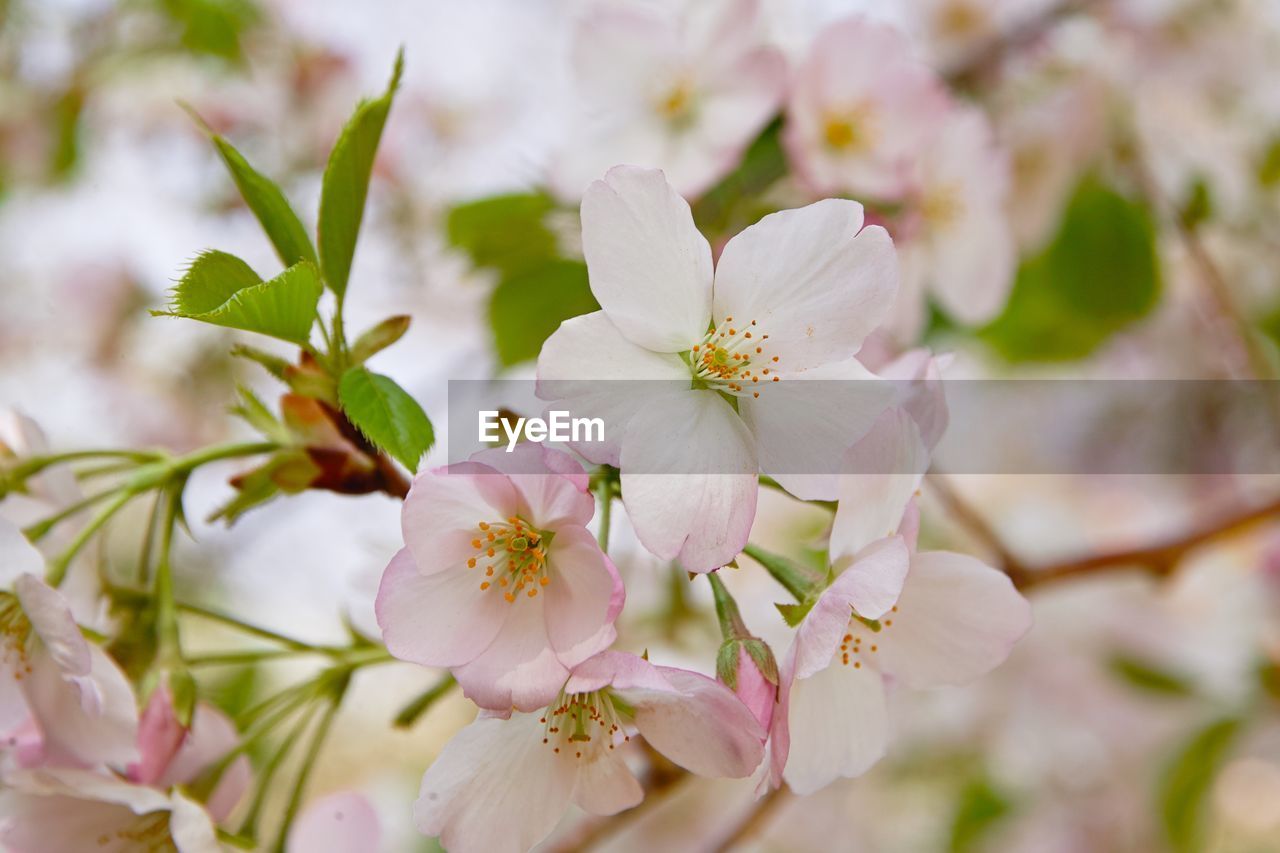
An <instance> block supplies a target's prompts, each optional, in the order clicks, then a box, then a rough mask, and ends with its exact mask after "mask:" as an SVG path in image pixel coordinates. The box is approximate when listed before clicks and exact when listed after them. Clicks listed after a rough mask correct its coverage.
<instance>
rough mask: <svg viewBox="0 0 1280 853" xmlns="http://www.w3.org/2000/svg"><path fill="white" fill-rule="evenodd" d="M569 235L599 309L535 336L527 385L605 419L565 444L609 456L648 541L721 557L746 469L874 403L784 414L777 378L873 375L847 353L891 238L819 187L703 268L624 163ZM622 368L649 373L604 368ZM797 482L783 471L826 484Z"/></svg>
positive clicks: (696, 562)
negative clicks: (599, 434)
mask: <svg viewBox="0 0 1280 853" xmlns="http://www.w3.org/2000/svg"><path fill="white" fill-rule="evenodd" d="M582 232H583V250H584V253H585V255H586V259H587V266H588V268H589V271H590V277H591V289H592V292H593V293H594V294H595V296H596V299H597V300H599V302H600V305H601V307H602V310H601V311H598V312H596V313H593V314H587V315H585V316H582V317H576V318H574V319H572V320H568V321H566V322H565V323H563V324H561V326H560V329H559V330H558V331H557V332H556V333H555V334H554V335H552V336H551V338H550V339H548V340H547V342H546V344H544V346H543V349H542V353H541V355H540V357H539V359H538V394H539V396H541V397H542V398H543V399H546V400H564V399H566V398H568V400H567V402H569V403H570V404H571V405H572V408H573V410H574V412H575V414H586V413H590V414H593V415H597V416H601V417H603V418H604V419H605V421H606V429H605V438H606V441H605V442H603V443H582V444H580V445H578V446H576V447H575V449H577V450H578V451H579V452H581V453H582V454H583V455H585V456H586V457H587V458H588V459H590V460H591V461H593V462H598V463H605V462H608V463H611V464H614V465H618V466H619V467H620V468H621V469H622V492H623V501H624V503H625V505H626V508H627V513H628V516H629V517H630V519H631V521H632V524H633V525H634V527H635V529H636V533H637V535H638V536H639V538H640V541H641V543H642V544H643V545H644V546H645V547H646V548H647V549H648V550H650V551H651V552H653V553H654V554H656V555H657V556H659V557H662V558H667V559H678V560H679V561H680V563H681V565H682V566H683V567H684V568H685V569H687V570H689V571H695V572H705V571H709V570H711V569H714V568H717V567H719V566H722V565H724V564H725V563H727V562H728V561H729V560H731V559H733V557H734V556H736V555H737V554H738V552H739V551H741V549H742V547H743V545H744V544H745V543H746V539H747V534H748V533H749V531H750V529H751V523H752V520H753V519H754V516H755V502H756V490H757V474H758V472H759V471H760V470H761V469H762V467H763V470H765V472H766V473H775V472H776V473H777V475H778V476H779V477H780V478H785V477H787V476H788V475H789V474H791V473H794V472H796V471H802V470H820V469H814V468H809V467H807V466H801V465H796V464H789V463H790V462H792V461H794V460H795V459H796V458H797V454H798V453H799V454H804V453H806V452H808V453H812V450H811V449H810V448H811V446H813V445H817V446H818V447H822V448H825V450H824V451H823V452H824V453H826V454H828V455H830V456H832V457H833V458H835V459H838V457H839V454H840V452H842V451H843V450H844V449H845V448H847V447H848V446H849V444H851V443H852V442H853V441H855V440H856V439H857V438H858V437H859V436H860V435H861V434H862V433H863V432H865V431H866V429H868V428H869V427H870V425H871V423H872V422H873V421H874V419H875V417H876V415H877V414H878V412H879V410H880V409H877V408H876V407H875V406H874V405H868V404H866V400H865V398H860V397H855V398H854V400H853V401H852V402H837V403H833V404H832V405H831V406H829V407H825V408H830V409H832V411H826V410H825V408H824V411H822V412H816V413H810V414H811V417H808V418H806V417H799V418H797V417H796V414H797V413H796V406H795V404H794V401H792V400H791V399H790V398H789V397H788V396H787V394H788V393H789V392H787V391H786V390H785V389H787V388H795V387H800V386H793V385H791V384H789V383H788V382H786V381H783V380H787V379H799V378H827V379H833V378H841V379H844V378H853V379H871V378H873V377H871V376H870V374H869V373H868V372H867V371H866V370H865V368H863V367H862V366H861V365H859V364H858V363H857V361H856V360H855V359H854V358H853V356H854V355H855V354H856V353H857V351H858V348H859V346H860V345H861V343H862V340H863V338H864V337H865V336H866V335H867V334H868V333H869V332H870V331H871V330H872V329H874V328H875V327H876V325H877V324H878V323H879V322H880V320H881V319H882V318H883V317H884V316H885V313H886V311H887V310H888V306H889V305H890V304H891V302H892V300H893V298H894V294H895V291H896V287H897V273H896V266H895V260H894V252H893V245H892V242H891V241H890V239H889V236H888V234H887V233H886V232H885V230H884V229H883V228H880V227H878V226H874V225H872V226H866V227H864V222H863V215H862V207H861V205H859V204H857V203H855V202H851V201H844V200H835V199H832V200H827V201H822V202H818V203H817V204H812V205H810V206H808V207H805V208H803V209H800V210H787V211H782V212H780V213H775V214H772V215H770V216H766V217H765V218H764V219H762V220H761V221H760V222H758V223H756V224H755V225H753V226H751V227H750V228H748V229H746V230H745V231H743V232H742V233H740V234H738V235H737V236H736V237H734V238H733V239H732V240H730V241H729V243H728V244H727V245H726V246H725V248H724V251H723V253H722V254H721V256H720V259H719V263H718V264H716V265H714V266H713V264H712V259H711V247H710V246H709V245H708V243H707V241H706V239H705V238H704V237H703V236H702V235H701V234H700V233H698V230H697V229H696V228H695V227H694V224H693V217H692V215H691V213H690V210H689V205H688V204H687V203H686V202H685V200H684V199H682V198H681V197H680V196H679V195H677V194H676V192H675V191H674V190H673V189H672V187H671V186H670V185H669V184H668V183H667V182H666V179H665V177H664V176H663V174H662V173H661V172H658V171H655V170H651V169H640V168H634V167H628V166H619V167H616V168H614V169H612V170H610V172H609V173H608V175H607V176H606V178H605V180H603V181H597V182H596V183H594V184H592V185H591V187H590V188H589V189H588V190H587V193H586V196H585V197H584V198H583V203H582ZM637 379H643V380H659V381H657V382H621V381H609V380H637ZM573 380H597V381H594V382H580V381H578V382H575V381H573ZM600 380H604V381H600ZM848 384H850V385H863V384H865V385H875V384H876V383H848ZM808 396H809V398H812V397H813V396H814V395H812V394H810V395H808ZM880 408H881V409H882V408H883V407H880ZM673 429H678V435H679V440H676V441H673V440H672V434H673ZM799 436H802V437H803V440H799V439H798V437H799ZM831 469H832V470H833V471H834V470H835V464H834V462H833V463H832V464H831ZM811 480H812V478H805V477H800V478H797V479H795V480H791V481H790V482H788V481H787V480H785V479H783V480H782V482H783V484H784V485H785V486H786V487H787V488H789V489H792V491H793V492H794V493H796V494H797V496H799V497H804V498H816V497H834V495H833V494H832V495H824V494H823V493H822V492H823V491H824V489H825V488H826V487H827V486H826V485H825V484H824V483H821V482H811ZM834 483H835V480H834V477H832V478H830V485H831V486H834ZM815 492H816V493H815Z"/></svg>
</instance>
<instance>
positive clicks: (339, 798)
mask: <svg viewBox="0 0 1280 853" xmlns="http://www.w3.org/2000/svg"><path fill="white" fill-rule="evenodd" d="M381 839H382V825H381V824H380V823H379V822H378V813H377V812H376V811H374V809H373V806H371V805H370V804H369V801H368V799H366V798H365V797H364V796H362V795H361V794H357V793H355V792H354V791H339V792H337V793H336V794H330V795H329V796H327V797H321V798H320V799H318V800H314V801H313V802H311V803H308V804H307V807H306V808H305V809H303V810H302V814H300V815H298V820H297V821H296V822H295V823H294V824H293V827H292V828H291V829H290V830H289V844H288V846H287V847H286V850H288V853H313V851H317V850H323V851H325V853H368V851H372V850H378V849H379V845H380V842H381Z"/></svg>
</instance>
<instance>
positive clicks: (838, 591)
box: [795, 536, 910, 678]
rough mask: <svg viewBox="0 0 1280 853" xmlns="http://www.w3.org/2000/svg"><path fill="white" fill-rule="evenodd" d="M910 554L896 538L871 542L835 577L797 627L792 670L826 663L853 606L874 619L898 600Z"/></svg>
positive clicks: (813, 669)
mask: <svg viewBox="0 0 1280 853" xmlns="http://www.w3.org/2000/svg"><path fill="white" fill-rule="evenodd" d="M909 560H910V555H909V554H908V552H907V546H906V543H904V542H903V541H902V539H901V538H900V537H897V536H895V537H892V538H889V539H882V540H880V541H879V542H874V543H872V544H871V545H870V546H868V547H867V548H866V549H865V550H864V551H863V552H862V553H861V554H859V555H858V558H857V560H855V561H854V562H853V563H852V565H850V566H849V567H848V568H846V569H845V570H844V571H843V572H841V573H840V575H839V576H838V577H836V579H835V581H833V582H832V584H831V586H829V587H827V589H826V590H825V591H824V592H823V593H822V595H821V596H820V597H819V598H818V601H817V603H816V604H814V605H813V609H812V610H810V611H809V614H808V615H807V616H805V618H804V621H803V622H801V623H800V628H799V630H797V631H796V639H795V672H796V677H797V678H809V677H810V676H812V675H814V674H815V673H817V672H819V671H821V670H822V669H825V668H826V667H827V666H828V665H830V663H831V660H832V658H833V657H834V656H835V653H836V648H837V647H838V646H839V645H840V638H841V637H843V636H844V635H845V633H846V631H847V629H848V625H849V619H850V617H851V616H852V615H853V613H854V612H855V611H856V612H857V613H858V614H859V615H860V616H863V617H865V618H867V619H878V618H880V616H882V615H883V614H884V613H885V612H886V611H887V610H888V609H889V608H890V607H892V606H893V603H894V602H895V601H897V600H898V594H899V592H900V591H901V590H902V584H903V580H904V579H905V578H906V576H907V564H908V561H909Z"/></svg>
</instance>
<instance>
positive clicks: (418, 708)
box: [392, 675, 458, 729]
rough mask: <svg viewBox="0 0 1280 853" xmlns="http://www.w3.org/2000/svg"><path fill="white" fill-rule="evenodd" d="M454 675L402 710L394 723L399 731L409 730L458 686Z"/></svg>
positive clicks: (432, 687) (439, 682) (438, 683)
mask: <svg viewBox="0 0 1280 853" xmlns="http://www.w3.org/2000/svg"><path fill="white" fill-rule="evenodd" d="M457 683H458V682H457V681H455V680H454V678H453V676H452V675H446V676H445V677H444V678H442V679H440V680H439V681H437V682H436V683H435V684H433V685H431V686H430V687H428V688H427V689H426V690H424V691H423V692H422V694H421V695H420V696H418V697H417V698H416V699H414V700H413V701H412V702H410V703H409V704H408V705H405V706H404V707H403V708H401V709H400V713H398V714H396V718H395V721H394V722H393V723H392V725H394V726H395V727H396V728H398V729H407V728H409V727H410V726H412V725H413V724H414V723H416V722H417V721H418V718H419V717H421V716H422V715H423V714H425V713H426V712H427V710H428V709H430V707H431V706H432V705H434V704H435V703H436V702H437V701H439V699H440V698H441V697H442V696H444V695H446V694H447V693H448V692H449V691H450V690H452V689H453V688H454V687H455V686H456V685H457Z"/></svg>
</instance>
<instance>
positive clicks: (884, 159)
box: [785, 17, 950, 201]
mask: <svg viewBox="0 0 1280 853" xmlns="http://www.w3.org/2000/svg"><path fill="white" fill-rule="evenodd" d="M949 107H950V101H949V98H948V96H947V94H946V90H945V89H944V88H943V86H942V83H941V81H939V80H938V78H937V75H936V74H935V73H934V72H933V70H932V69H930V68H929V67H928V66H927V65H925V64H924V63H923V62H922V61H920V59H918V58H917V57H916V56H914V55H913V53H912V46H911V44H910V42H909V41H908V40H907V38H906V37H905V36H904V35H903V34H902V33H901V32H900V31H899V30H897V29H896V28H895V27H893V26H891V25H889V24H885V23H878V22H875V21H871V20H869V19H867V18H861V17H858V18H849V19H846V20H843V21H840V22H837V23H835V24H832V25H830V26H828V27H827V28H826V29H824V30H823V31H822V33H821V34H820V35H819V36H818V37H817V39H815V40H814V43H813V45H812V47H811V48H810V50H809V53H808V55H807V56H806V58H805V60H804V62H803V63H802V64H801V66H800V68H799V70H798V71H797V73H796V80H795V84H794V85H793V86H792V89H791V94H790V98H789V102H788V104H787V126H786V136H785V141H786V146H787V152H788V154H789V155H790V157H791V162H792V163H793V164H794V166H795V168H796V171H797V172H798V173H799V174H800V175H801V177H802V178H804V180H805V181H806V183H808V184H809V185H810V186H811V187H812V189H813V190H814V191H815V192H818V193H821V194H837V193H839V194H853V195H855V196H857V197H859V198H869V199H875V200H880V201H890V200H894V199H897V198H900V197H901V196H902V195H903V194H904V193H905V192H906V191H907V189H908V186H909V184H910V180H911V176H912V168H913V165H914V162H915V160H916V159H917V158H918V157H919V156H920V155H921V154H922V153H923V152H924V150H925V148H926V146H928V145H929V144H931V140H932V138H933V137H934V136H935V135H936V133H937V130H938V127H939V124H940V122H941V121H942V118H943V116H944V115H945V113H946V111H947V110H948V108H949Z"/></svg>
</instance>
